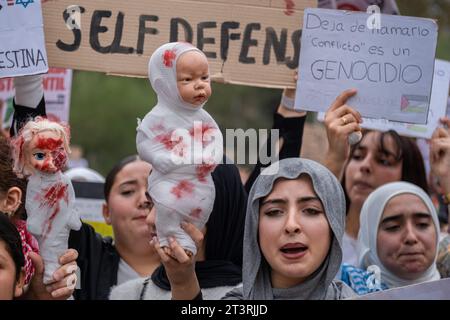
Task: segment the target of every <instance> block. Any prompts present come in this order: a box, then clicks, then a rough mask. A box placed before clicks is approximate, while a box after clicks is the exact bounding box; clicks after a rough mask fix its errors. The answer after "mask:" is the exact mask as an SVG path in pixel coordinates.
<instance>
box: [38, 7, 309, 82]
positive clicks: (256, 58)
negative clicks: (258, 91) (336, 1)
mask: <svg viewBox="0 0 450 320" xmlns="http://www.w3.org/2000/svg"><path fill="white" fill-rule="evenodd" d="M75 5H76V6H75ZM316 6H317V0H290V1H284V0H211V1H205V0H151V1H150V0H129V1H123V0H77V1H73V0H52V1H46V2H45V3H43V5H42V7H43V16H44V28H45V39H46V42H47V50H48V57H49V63H50V65H51V66H52V67H62V68H71V69H79V70H90V71H99V72H105V73H108V74H113V75H124V76H133V77H147V76H148V74H147V70H148V69H147V66H148V60H149V58H150V56H151V55H152V53H153V51H154V50H155V49H156V48H158V47H159V46H160V45H162V44H163V43H166V42H172V41H188V42H191V43H192V44H193V45H194V46H196V47H198V48H199V49H200V50H202V51H203V52H205V54H206V56H207V57H208V60H209V63H210V73H211V79H213V80H215V81H219V82H225V83H234V84H246V85H252V86H260V87H274V88H282V87H285V86H292V87H293V86H295V83H294V81H293V79H294V74H295V69H296V68H297V66H298V56H299V53H300V33H301V30H300V29H301V26H302V19H303V10H304V9H305V8H308V7H316Z"/></svg>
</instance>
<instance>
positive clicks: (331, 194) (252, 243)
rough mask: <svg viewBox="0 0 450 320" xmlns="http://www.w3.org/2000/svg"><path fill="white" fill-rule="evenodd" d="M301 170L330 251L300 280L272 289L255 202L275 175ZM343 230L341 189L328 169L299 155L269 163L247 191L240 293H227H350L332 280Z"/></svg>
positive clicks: (255, 296) (264, 296) (266, 296)
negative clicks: (328, 233)
mask: <svg viewBox="0 0 450 320" xmlns="http://www.w3.org/2000/svg"><path fill="white" fill-rule="evenodd" d="M277 166H279V168H278V170H276V169H277ZM268 173H273V174H268ZM301 174H306V175H308V176H309V177H310V178H311V180H312V184H313V189H314V191H315V192H316V194H317V196H318V197H319V198H320V200H321V202H322V205H323V207H324V209H325V214H326V217H327V220H328V223H329V224H330V227H331V230H332V234H333V235H332V241H331V246H330V251H329V253H328V255H327V257H326V258H325V260H324V262H323V263H322V265H321V266H320V267H319V268H318V269H317V270H316V271H315V272H314V273H313V274H312V275H311V276H310V277H309V278H308V279H307V280H305V281H304V282H303V283H301V284H300V285H297V286H295V287H292V288H288V289H275V288H273V287H272V285H271V278H270V266H269V264H268V263H267V261H266V260H265V258H264V256H263V255H262V253H261V249H260V247H259V243H258V226H259V203H260V200H261V199H262V198H264V197H266V196H267V195H268V194H269V193H270V192H271V191H272V189H273V185H274V183H275V181H276V180H277V179H279V178H285V179H297V178H299V176H300V175H301ZM344 230H345V198H344V192H343V190H342V187H341V184H340V183H339V181H338V180H337V179H336V178H335V177H334V175H333V174H332V173H331V172H330V171H329V170H328V169H326V168H325V167H324V166H322V165H320V164H318V163H317V162H314V161H311V160H306V159H299V158H290V159H283V160H281V161H279V162H277V163H274V164H272V165H271V166H270V167H268V168H266V169H265V170H264V171H263V172H262V173H261V175H260V176H259V177H258V179H257V180H256V181H255V183H254V185H253V187H252V189H251V191H250V194H249V198H248V205H247V215H246V220H245V233H244V261H243V270H242V278H243V289H242V297H239V294H237V291H235V292H234V293H232V294H231V295H230V296H229V297H232V298H243V299H250V300H271V299H317V300H318V299H339V298H343V295H345V294H347V295H352V294H351V293H350V292H351V289H349V288H348V287H346V286H345V285H344V284H343V283H339V282H336V281H333V279H334V277H335V276H336V273H337V272H338V271H339V268H340V265H341V261H342V237H343V234H344ZM256 248H257V249H256ZM342 291H348V292H346V293H344V292H342Z"/></svg>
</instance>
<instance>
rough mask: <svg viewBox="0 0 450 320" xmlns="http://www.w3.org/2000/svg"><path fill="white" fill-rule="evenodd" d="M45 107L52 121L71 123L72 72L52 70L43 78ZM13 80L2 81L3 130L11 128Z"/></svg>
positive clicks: (0, 92) (0, 86) (0, 80)
mask: <svg viewBox="0 0 450 320" xmlns="http://www.w3.org/2000/svg"><path fill="white" fill-rule="evenodd" d="M43 78H44V79H43V85H44V97H45V106H46V110H47V116H48V117H49V118H50V119H54V120H58V121H62V122H66V123H68V122H69V112H70V94H71V89H72V70H70V69H59V68H50V69H49V71H48V73H47V74H45V75H44V77H43ZM14 92H15V90H14V85H13V78H3V79H0V100H2V101H3V104H4V107H3V123H2V124H1V125H2V128H3V129H5V128H9V127H10V126H11V122H12V114H13V107H12V98H13V97H14Z"/></svg>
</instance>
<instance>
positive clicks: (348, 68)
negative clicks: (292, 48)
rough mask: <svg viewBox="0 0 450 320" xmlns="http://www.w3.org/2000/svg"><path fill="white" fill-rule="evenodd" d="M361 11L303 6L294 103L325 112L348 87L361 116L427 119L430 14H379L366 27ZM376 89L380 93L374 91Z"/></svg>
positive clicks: (432, 41) (432, 42)
mask: <svg viewBox="0 0 450 320" xmlns="http://www.w3.org/2000/svg"><path fill="white" fill-rule="evenodd" d="M369 16H370V15H369V14H367V13H359V12H357V13H350V12H345V11H337V10H327V9H306V10H305V16H304V19H303V33H302V40H301V41H302V43H301V54H300V79H299V81H298V83H297V87H298V88H301V90H299V94H298V95H297V97H296V104H295V105H296V107H298V108H301V109H307V110H311V111H325V110H326V108H327V107H328V105H330V104H331V102H332V101H333V99H334V97H335V96H336V95H337V94H338V93H339V92H342V91H343V90H344V89H346V88H348V87H354V88H357V89H358V92H359V94H358V96H356V97H353V98H352V99H351V101H350V102H351V103H352V104H353V105H354V106H355V107H356V108H357V109H358V110H359V111H360V112H361V114H363V115H364V116H366V117H371V118H384V119H389V120H395V121H401V122H410V123H421V124H424V123H426V122H427V115H428V108H429V102H430V95H431V83H432V78H433V64H434V55H435V49H436V42H437V25H436V23H435V22H434V21H432V20H430V19H422V18H411V17H400V16H390V15H381V17H382V19H381V20H382V25H381V28H380V29H369V28H367V25H366V22H367V18H369ZM380 93H382V94H380Z"/></svg>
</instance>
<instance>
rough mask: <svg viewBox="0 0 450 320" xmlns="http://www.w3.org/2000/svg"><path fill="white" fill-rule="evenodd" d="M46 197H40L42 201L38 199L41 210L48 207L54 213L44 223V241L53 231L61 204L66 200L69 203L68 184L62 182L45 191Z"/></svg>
mask: <svg viewBox="0 0 450 320" xmlns="http://www.w3.org/2000/svg"><path fill="white" fill-rule="evenodd" d="M43 192H44V195H39V197H42V198H41V199H36V200H38V201H39V202H40V206H39V207H40V208H43V207H47V208H52V209H53V212H52V214H51V215H50V217H49V218H48V219H47V220H46V221H44V228H43V230H44V233H43V239H44V240H45V239H46V237H47V236H48V234H49V233H50V231H51V230H52V224H53V220H54V219H55V218H56V216H57V215H58V213H59V211H60V209H61V208H60V202H61V201H62V200H64V201H65V202H66V203H69V194H68V192H67V184H63V183H61V182H59V183H57V184H54V185H53V186H51V187H49V188H47V189H44V190H43Z"/></svg>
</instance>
